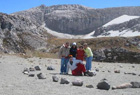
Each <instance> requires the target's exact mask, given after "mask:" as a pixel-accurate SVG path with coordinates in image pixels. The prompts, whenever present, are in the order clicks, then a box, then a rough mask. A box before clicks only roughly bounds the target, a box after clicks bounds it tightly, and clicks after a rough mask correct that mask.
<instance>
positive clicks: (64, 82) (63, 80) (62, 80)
mask: <svg viewBox="0 0 140 95" xmlns="http://www.w3.org/2000/svg"><path fill="white" fill-rule="evenodd" d="M69 83H70V81H69V80H68V79H66V78H61V82H60V84H69Z"/></svg>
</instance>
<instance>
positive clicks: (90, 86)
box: [86, 85, 94, 88]
mask: <svg viewBox="0 0 140 95" xmlns="http://www.w3.org/2000/svg"><path fill="white" fill-rule="evenodd" d="M86 87H87V88H94V87H93V85H86Z"/></svg>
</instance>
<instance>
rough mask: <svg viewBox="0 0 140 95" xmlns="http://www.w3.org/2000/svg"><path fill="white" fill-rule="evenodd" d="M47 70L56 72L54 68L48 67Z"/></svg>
mask: <svg viewBox="0 0 140 95" xmlns="http://www.w3.org/2000/svg"><path fill="white" fill-rule="evenodd" d="M47 70H55V69H54V68H53V67H52V66H48V67H47Z"/></svg>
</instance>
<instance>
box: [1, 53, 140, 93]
mask: <svg viewBox="0 0 140 95" xmlns="http://www.w3.org/2000/svg"><path fill="white" fill-rule="evenodd" d="M84 63H85V62H84ZM34 66H40V67H41V71H33V72H30V73H32V74H35V77H28V75H25V74H23V73H22V71H23V70H24V68H29V67H34ZM47 66H53V67H54V68H55V70H54V71H48V70H47ZM95 68H98V69H99V72H97V75H96V76H93V77H88V76H71V75H60V74H59V72H60V60H59V59H48V58H26V59H25V58H21V57H17V56H12V55H1V57H0V95H140V88H128V89H119V90H112V89H110V90H108V91H106V90H99V89H97V87H96V85H97V84H98V82H99V81H100V80H101V79H103V78H106V79H107V80H108V81H109V83H110V85H111V87H112V86H114V85H119V84H122V83H126V82H131V81H137V82H140V76H138V75H139V74H140V65H138V64H123V63H99V62H93V64H92V69H93V70H95ZM108 70H110V71H111V72H108ZM114 70H120V73H114ZM40 72H42V73H44V74H45V75H46V79H44V80H40V79H38V78H37V76H36V74H38V73H40ZM124 72H133V73H136V74H137V75H126V74H124ZM53 75H56V76H58V77H59V78H67V79H69V80H70V81H73V80H74V79H77V78H78V79H81V80H83V81H84V85H83V86H82V87H77V86H72V84H71V83H70V84H60V81H59V82H53V81H52V76H53ZM90 84H92V85H93V86H94V88H86V85H90Z"/></svg>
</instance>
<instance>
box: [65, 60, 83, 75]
mask: <svg viewBox="0 0 140 95" xmlns="http://www.w3.org/2000/svg"><path fill="white" fill-rule="evenodd" d="M78 63H81V64H83V61H81V60H76V59H75V60H73V64H72V65H71V64H70V61H69V62H68V64H67V71H66V73H68V72H69V68H70V69H71V70H72V71H73V70H75V69H76V68H77V64H78Z"/></svg>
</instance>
